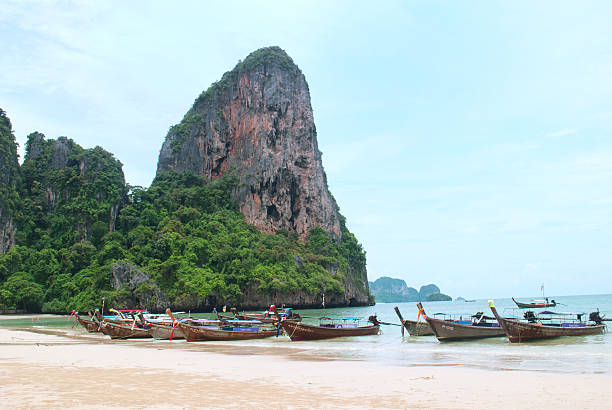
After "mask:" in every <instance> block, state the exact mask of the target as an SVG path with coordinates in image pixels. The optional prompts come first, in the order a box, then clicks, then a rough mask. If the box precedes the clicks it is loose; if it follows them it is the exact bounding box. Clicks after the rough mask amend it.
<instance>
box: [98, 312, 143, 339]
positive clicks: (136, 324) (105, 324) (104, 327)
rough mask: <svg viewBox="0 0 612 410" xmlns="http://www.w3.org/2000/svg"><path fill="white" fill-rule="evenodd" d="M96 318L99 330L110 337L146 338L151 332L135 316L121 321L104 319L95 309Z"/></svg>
mask: <svg viewBox="0 0 612 410" xmlns="http://www.w3.org/2000/svg"><path fill="white" fill-rule="evenodd" d="M96 318H97V319H98V320H99V321H100V331H101V332H102V333H104V334H105V335H107V336H110V338H111V339H146V338H150V337H152V336H151V333H149V330H148V329H147V328H146V327H142V324H141V323H140V321H139V320H137V319H136V318H133V320H132V321H131V322H130V321H125V320H122V321H121V322H115V321H109V320H105V319H104V317H103V316H102V314H101V313H100V312H98V311H97V310H96Z"/></svg>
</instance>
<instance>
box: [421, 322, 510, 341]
mask: <svg viewBox="0 0 612 410" xmlns="http://www.w3.org/2000/svg"><path fill="white" fill-rule="evenodd" d="M427 323H429V326H430V327H431V329H432V331H433V333H434V334H435V335H436V337H437V338H438V340H439V341H441V342H443V341H450V340H469V339H484V338H487V337H500V336H504V335H505V332H504V329H503V328H502V327H501V326H495V327H493V326H491V327H489V326H474V325H463V324H460V323H453V322H450V321H448V320H440V319H435V318H431V317H429V316H427Z"/></svg>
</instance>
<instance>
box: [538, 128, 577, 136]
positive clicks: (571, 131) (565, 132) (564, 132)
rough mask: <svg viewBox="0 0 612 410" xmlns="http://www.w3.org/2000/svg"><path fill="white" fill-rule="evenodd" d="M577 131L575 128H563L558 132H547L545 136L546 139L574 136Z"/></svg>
mask: <svg viewBox="0 0 612 410" xmlns="http://www.w3.org/2000/svg"><path fill="white" fill-rule="evenodd" d="M577 131H578V130H577V129H575V128H564V129H562V130H559V131H554V132H549V133H548V134H546V137H548V138H558V137H565V136H566V135H572V134H575V133H576V132H577Z"/></svg>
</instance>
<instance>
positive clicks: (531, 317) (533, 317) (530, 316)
mask: <svg viewBox="0 0 612 410" xmlns="http://www.w3.org/2000/svg"><path fill="white" fill-rule="evenodd" d="M523 317H524V318H525V319H526V320H527V321H528V322H529V323H536V322H537V321H538V318H537V316H536V315H535V313H533V311H532V310H528V311H526V312H525V314H524V315H523Z"/></svg>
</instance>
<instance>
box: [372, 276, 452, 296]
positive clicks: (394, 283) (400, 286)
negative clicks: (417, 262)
mask: <svg viewBox="0 0 612 410" xmlns="http://www.w3.org/2000/svg"><path fill="white" fill-rule="evenodd" d="M368 284H369V285H370V292H371V293H372V295H374V297H375V299H376V302H432V301H450V300H453V298H451V297H450V296H448V295H445V294H444V293H441V292H440V288H439V287H437V286H436V285H434V284H429V285H424V286H421V288H420V289H419V290H418V291H417V290H416V289H415V288H410V287H408V285H406V282H405V281H403V280H402V279H395V278H390V277H387V276H383V277H381V278H378V279H376V280H375V281H374V282H368Z"/></svg>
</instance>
